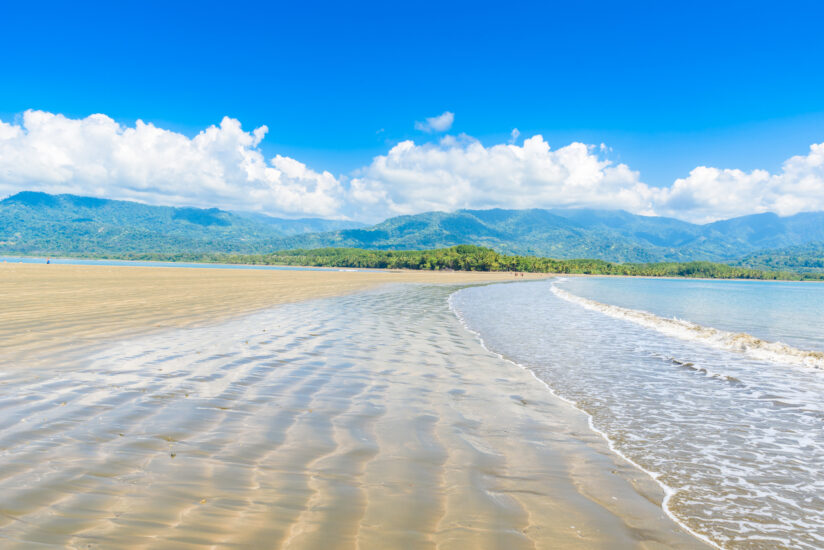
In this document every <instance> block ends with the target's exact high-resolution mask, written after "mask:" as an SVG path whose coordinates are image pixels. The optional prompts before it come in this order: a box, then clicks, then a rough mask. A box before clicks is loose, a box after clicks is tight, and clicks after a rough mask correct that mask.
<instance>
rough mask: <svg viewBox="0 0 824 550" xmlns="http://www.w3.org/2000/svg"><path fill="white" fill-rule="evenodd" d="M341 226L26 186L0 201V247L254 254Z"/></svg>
mask: <svg viewBox="0 0 824 550" xmlns="http://www.w3.org/2000/svg"><path fill="white" fill-rule="evenodd" d="M347 224H350V222H338V221H332V220H321V219H311V218H309V219H301V220H287V219H280V218H272V217H269V216H265V215H262V214H250V213H233V212H227V211H224V210H219V209H217V208H190V207H171V206H152V205H146V204H141V203H137V202H131V201H120V200H110V199H100V198H94V197H80V196H76V195H49V194H46V193H39V192H31V191H25V192H22V193H17V194H16V195H12V196H11V197H8V198H6V199H5V200H2V201H0V252H2V253H23V254H61V253H62V254H102V253H121V252H178V251H182V250H185V251H191V252H236V253H259V252H266V251H270V250H272V247H273V244H274V243H275V242H277V241H279V240H282V239H283V238H286V237H288V236H289V235H295V234H299V233H301V232H304V231H307V230H308V231H323V230H328V229H338V228H341V227H347ZM352 225H357V224H355V223H354V222H352V223H351V224H350V225H349V226H352Z"/></svg>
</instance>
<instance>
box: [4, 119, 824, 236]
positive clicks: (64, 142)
mask: <svg viewBox="0 0 824 550" xmlns="http://www.w3.org/2000/svg"><path fill="white" fill-rule="evenodd" d="M446 115H449V116H448V117H446ZM444 117H446V118H447V119H448V120H447V119H444ZM441 119H444V120H441ZM452 120H453V118H452V113H448V112H447V113H444V114H443V115H441V116H440V117H434V118H431V119H427V123H426V124H427V127H430V128H432V129H433V131H434V130H436V129H437V128H447V127H448V126H449V125H451V123H452ZM433 121H434V122H433ZM267 131H268V129H267V127H266V126H261V127H260V128H256V129H254V130H253V131H251V132H247V131H244V130H243V129H242V128H241V125H240V122H238V121H237V120H234V119H231V118H228V117H227V118H224V119H223V121H222V122H221V123H220V125H219V126H210V127H208V128H206V129H205V130H203V131H202V132H200V133H199V134H197V135H196V136H194V137H192V138H189V137H187V136H185V135H183V134H180V133H176V132H172V131H169V130H165V129H162V128H158V127H156V126H154V125H152V124H146V123H144V122H142V121H138V122H137V123H136V124H135V125H134V126H124V125H121V124H118V123H117V122H115V121H114V120H112V119H111V118H109V117H107V116H105V115H100V114H98V115H91V116H89V117H86V118H82V119H70V118H67V117H64V116H62V115H56V114H51V113H46V112H42V111H27V112H26V113H24V114H23V116H22V117H21V120H20V122H15V123H7V122H3V121H0V197H2V196H3V195H8V194H11V193H14V192H17V191H22V190H36V191H45V192H48V193H74V194H78V195H92V196H101V197H108V198H119V199H127V200H138V201H142V202H146V203H151V204H171V205H189V206H202V207H212V206H217V207H220V208H225V209H234V210H257V211H261V212H265V213H268V214H272V215H286V216H323V217H354V218H358V219H362V220H364V221H378V220H381V219H383V218H385V217H387V216H391V215H396V214H413V213H418V212H424V211H428V210H445V211H449V210H455V209H458V208H493V207H500V208H551V207H591V208H605V209H616V208H622V209H625V210H628V211H630V212H634V213H640V214H658V215H667V216H673V217H677V218H681V219H686V220H689V221H695V222H706V221H712V220H717V219H722V218H729V217H733V216H740V215H746V214H752V213H758V212H767V211H771V212H776V213H778V214H780V215H791V214H795V213H797V212H801V211H814V210H824V143H821V144H814V145H812V146H811V147H810V151H809V153H808V154H806V155H799V156H795V157H792V158H790V159H788V160H787V161H786V162H785V163H784V164H783V167H782V169H781V171H780V172H779V173H775V174H771V173H769V172H768V171H765V170H754V171H751V172H744V171H741V170H736V169H721V168H713V167H705V166H699V167H697V168H695V169H693V170H692V171H691V172H690V173H689V175H688V176H687V177H684V178H681V179H678V180H676V181H675V182H674V183H673V184H672V186H671V187H664V188H657V187H651V186H648V185H646V184H645V183H643V182H642V181H641V178H640V176H639V173H638V172H636V171H633V170H631V169H630V168H629V167H628V166H626V165H625V164H617V163H614V162H612V161H610V160H609V158H608V156H607V155H609V154H610V152H611V149H610V148H609V147H607V146H606V145H604V144H601V145H600V146H597V147H596V146H591V145H585V144H583V143H571V144H569V145H566V146H564V147H561V148H559V149H557V150H552V149H550V147H549V145H548V143H547V142H546V141H544V139H543V138H542V137H541V136H540V135H536V136H532V137H530V138H528V139H526V140H524V141H523V143H522V145H520V146H519V145H516V144H515V142H516V140H517V139H518V137H519V136H520V133H519V132H518V131H517V129H515V130H513V131H512V133H511V135H510V137H511V139H510V142H509V144H497V145H491V146H484V145H483V144H482V143H480V142H479V141H478V140H476V139H473V138H471V137H469V136H465V135H461V136H457V137H455V136H451V135H447V136H445V137H443V138H441V139H440V140H439V141H437V142H434V143H421V144H418V143H415V142H413V141H403V142H401V143H398V144H397V145H395V146H394V147H392V148H391V149H390V150H389V151H388V152H387V153H386V154H385V155H379V156H377V157H375V158H374V159H373V160H372V162H371V163H370V164H369V165H367V166H365V167H363V168H361V169H359V170H357V171H356V172H355V173H354V174H353V175H352V176H351V177H346V176H334V175H333V174H331V173H329V172H318V171H314V170H312V169H310V168H309V167H307V166H306V165H305V164H303V163H301V162H299V161H297V160H295V159H292V158H289V157H285V156H281V155H275V156H274V157H273V158H270V159H266V158H264V155H263V153H262V152H261V150H260V144H261V142H262V140H263V139H264V137H265V135H266V133H267ZM438 131H440V130H438Z"/></svg>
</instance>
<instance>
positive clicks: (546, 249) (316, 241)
mask: <svg viewBox="0 0 824 550" xmlns="http://www.w3.org/2000/svg"><path fill="white" fill-rule="evenodd" d="M810 242H824V213H822V212H816V213H805V214H797V215H795V216H790V217H786V218H781V217H778V216H776V215H775V214H757V215H753V216H745V217H741V218H734V219H731V220H724V221H719V222H715V223H711V224H706V225H697V224H692V223H688V222H684V221H681V220H676V219H672V218H663V217H654V216H638V215H635V214H630V213H628V212H624V211H621V210H615V211H608V210H588V209H570V210H559V209H556V210H538V209H534V210H501V209H492V210H459V211H457V212H454V213H444V212H428V213H424V214H418V215H414V216H400V217H396V218H390V219H388V220H386V221H384V222H382V223H379V224H377V225H375V226H372V227H369V228H364V229H356V230H342V231H334V232H329V233H322V234H305V235H300V236H296V237H293V238H289V239H285V240H284V241H283V242H282V243H281V245H282V246H281V248H283V249H288V248H317V247H326V246H332V247H340V246H346V247H354V248H367V249H368V248H372V249H387V248H398V249H427V248H441V247H448V246H454V245H458V244H476V245H479V246H486V247H489V248H493V249H495V250H497V251H499V252H503V253H507V254H527V255H529V254H533V255H538V256H550V257H555V258H597V259H603V260H609V261H620V262H630V261H631V262H653V261H692V260H708V261H729V260H734V259H738V258H741V257H742V256H744V255H746V254H749V253H752V252H755V251H758V250H763V249H765V248H777V247H783V246H793V245H801V244H807V243H810Z"/></svg>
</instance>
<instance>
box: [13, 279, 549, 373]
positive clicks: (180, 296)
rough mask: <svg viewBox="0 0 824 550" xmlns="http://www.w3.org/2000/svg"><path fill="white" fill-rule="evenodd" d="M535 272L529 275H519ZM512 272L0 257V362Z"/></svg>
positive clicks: (25, 361) (35, 359)
mask: <svg viewBox="0 0 824 550" xmlns="http://www.w3.org/2000/svg"><path fill="white" fill-rule="evenodd" d="M536 277H541V275H530V274H526V275H525V277H524V278H525V279H529V278H536ZM513 278H514V276H513V274H511V273H480V272H478V273H469V272H432V271H368V272H367V271H336V270H323V271H297V270H252V269H213V268H203V269H199V268H169V267H123V266H77V265H61V264H51V265H45V264H25V263H0V303H2V308H0V342H2V343H3V345H2V347H1V349H0V362H3V361H4V360H5V361H12V362H14V363H15V364H19V365H20V364H31V363H34V362H39V361H40V360H42V359H43V358H44V357H49V356H50V355H52V354H55V353H57V354H58V356H59V357H61V358H63V357H64V356H65V354H66V353H67V352H68V351H71V350H74V349H78V348H79V349H83V348H84V347H86V346H88V345H90V344H94V343H96V342H100V341H103V340H106V339H111V338H114V337H122V336H125V335H130V334H135V333H140V332H146V331H149V330H157V329H163V328H169V327H183V326H192V325H195V324H202V323H207V322H215V321H219V320H222V319H226V318H229V317H232V316H236V315H238V314H243V313H248V312H250V311H254V310H258V309H261V308H265V307H268V306H272V305H276V304H281V303H287V302H297V301H300V300H306V299H308V298H319V297H327V296H337V295H342V294H347V293H350V292H357V291H359V290H363V289H365V288H369V287H373V286H377V285H381V284H386V283H393V282H395V283H404V282H406V283H472V282H484V281H508V280H513Z"/></svg>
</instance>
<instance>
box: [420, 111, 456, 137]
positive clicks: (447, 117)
mask: <svg viewBox="0 0 824 550" xmlns="http://www.w3.org/2000/svg"><path fill="white" fill-rule="evenodd" d="M453 122H455V113H450V112H449V111H444V112H443V113H442V114H440V115H438V116H433V117H429V118H427V119H426V121H425V122H415V129H416V130H419V131H421V132H426V133H427V134H431V133H433V132H446V131H447V130H449V129H450V128H452V123H453Z"/></svg>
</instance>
